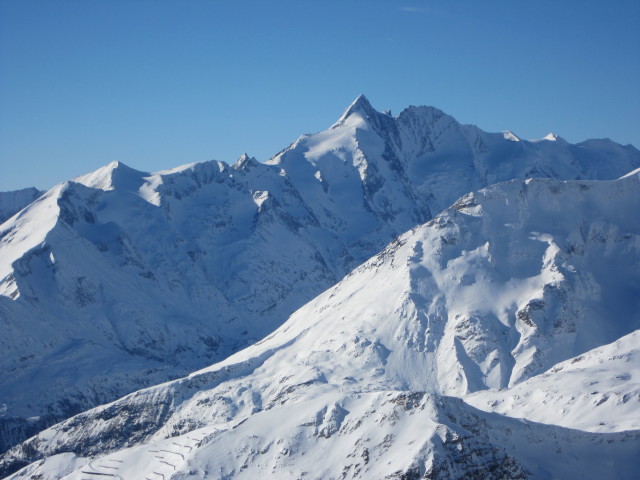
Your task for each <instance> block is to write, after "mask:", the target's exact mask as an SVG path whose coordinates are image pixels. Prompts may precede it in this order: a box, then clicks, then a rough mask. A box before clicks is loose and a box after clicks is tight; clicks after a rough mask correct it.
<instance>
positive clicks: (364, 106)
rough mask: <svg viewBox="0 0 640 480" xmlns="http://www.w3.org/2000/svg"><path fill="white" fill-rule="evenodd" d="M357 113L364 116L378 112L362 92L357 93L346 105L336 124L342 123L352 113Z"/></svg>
mask: <svg viewBox="0 0 640 480" xmlns="http://www.w3.org/2000/svg"><path fill="white" fill-rule="evenodd" d="M354 113H359V114H361V115H363V116H365V117H367V116H373V115H377V114H378V112H377V111H376V109H375V108H373V107H372V106H371V103H370V102H369V100H368V99H367V97H365V96H364V95H363V94H360V95H358V97H357V98H356V99H355V100H354V101H353V103H351V105H349V107H347V109H346V110H345V111H344V113H343V114H342V116H341V117H340V119H339V120H338V121H337V122H336V124H335V125H336V126H337V125H340V124H342V123H343V122H344V121H345V120H346V119H347V118H349V117H350V116H351V115H352V114H354Z"/></svg>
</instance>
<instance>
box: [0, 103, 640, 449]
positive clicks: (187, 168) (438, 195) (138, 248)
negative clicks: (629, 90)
mask: <svg viewBox="0 0 640 480" xmlns="http://www.w3.org/2000/svg"><path fill="white" fill-rule="evenodd" d="M354 105H355V107H354ZM354 105H352V106H350V107H349V108H347V109H346V110H345V113H344V114H343V116H342V117H341V119H340V120H339V121H338V122H336V124H334V125H333V126H332V127H330V128H329V129H328V130H326V131H324V132H319V133H317V134H313V135H307V136H302V137H300V138H299V139H298V140H296V141H295V142H294V143H293V144H291V145H290V146H289V147H287V148H286V149H284V150H283V151H282V152H280V153H279V154H277V155H276V156H274V157H273V158H272V159H271V160H269V161H268V162H266V163H264V164H262V163H259V162H256V161H254V160H252V159H251V158H250V157H248V156H247V155H243V156H242V157H240V159H238V161H237V162H236V163H235V164H234V165H228V164H226V163H224V162H217V161H210V162H202V163H196V164H187V165H184V166H181V167H177V168H175V169H171V170H164V171H160V172H155V173H154V172H140V171H137V170H135V169H132V168H130V167H127V166H126V165H124V164H122V163H119V162H114V163H112V164H109V165H107V166H105V167H103V168H102V169H99V170H97V171H96V172H93V173H90V174H86V175H82V176H80V177H76V178H75V179H73V180H71V181H69V182H65V183H64V184H61V185H58V186H56V187H54V188H53V189H51V190H50V191H49V192H48V193H46V194H44V195H42V196H41V197H40V199H39V200H37V201H36V203H34V204H31V206H29V207H27V208H26V209H23V210H21V211H20V212H18V213H17V214H16V215H14V216H12V217H11V218H9V219H8V220H7V221H5V222H4V223H3V224H2V225H0V292H1V295H0V319H1V320H2V322H0V327H1V328H2V332H0V333H2V335H0V342H1V344H2V346H3V349H4V351H5V352H6V355H5V356H4V358H3V359H2V365H1V367H2V371H3V372H4V373H2V374H1V375H0V385H1V386H2V390H3V392H4V395H3V398H2V399H1V400H0V402H2V404H3V405H4V407H3V412H4V413H3V415H2V416H0V435H1V436H2V442H0V443H1V444H2V448H0V450H4V449H6V448H8V447H9V446H11V445H13V444H15V443H18V442H19V441H20V440H21V439H24V438H26V437H27V436H30V435H32V434H34V433H36V432H37V430H38V429H40V428H42V426H43V425H44V424H47V423H51V422H54V421H59V420H61V419H63V418H66V417H68V416H70V415H73V414H75V413H78V412H79V411H82V410H85V409H87V408H90V407H92V406H95V405H98V404H100V403H105V402H107V401H111V400H115V399H116V398H118V397H120V396H122V395H124V394H126V393H128V392H131V391H134V390H136V389H138V388H140V387H142V386H146V385H152V384H155V383H160V382H162V381H166V380H169V379H171V378H176V377H180V376H181V375H184V374H186V373H188V372H189V371H193V370H195V369H197V368H200V367H203V366H205V365H208V364H211V363H213V362H215V361H218V360H221V359H223V358H225V357H227V356H228V355H229V354H231V353H233V352H234V351H237V350H239V349H241V348H243V347H245V346H248V345H250V344H252V343H253V342H255V341H256V340H259V339H260V338H262V337H264V336H265V335H267V334H269V333H270V332H272V331H273V330H274V329H275V328H277V327H278V326H279V325H280V324H282V323H283V322H284V321H285V320H286V318H287V317H288V316H289V315H290V314H291V313H292V312H293V311H295V310H297V309H298V308H299V307H301V306H302V305H304V304H305V303H307V302H308V301H310V300H312V299H313V298H314V297H315V296H317V295H318V294H320V293H321V292H322V291H324V290H326V289H327V288H329V287H331V286H332V285H333V284H335V283H336V282H337V281H339V280H340V279H341V278H343V277H344V276H345V275H347V274H348V273H349V272H351V271H352V270H353V269H354V268H356V267H357V266H358V265H359V264H361V263H362V262H364V261H365V260H367V259H368V258H369V257H370V256H372V255H374V254H375V253H377V252H379V251H380V250H381V249H383V248H384V247H385V245H387V244H388V243H389V242H390V241H392V240H393V239H394V238H396V237H397V236H398V235H401V234H403V233H404V232H405V231H407V230H409V229H410V228H412V227H414V226H415V225H418V224H421V223H424V222H426V221H428V220H430V219H431V218H432V217H433V216H434V215H435V214H436V213H438V212H439V211H441V210H442V209H443V208H444V206H448V205H449V204H451V203H453V202H454V201H455V200H457V199H458V197H460V196H462V195H464V194H466V193H467V192H469V191H472V190H477V189H478V188H482V187H485V186H487V185H489V184H490V183H495V182H496V181H499V180H501V179H502V180H508V179H511V178H525V177H527V176H531V175H534V174H537V175H540V176H550V177H556V178H566V179H571V178H582V177H588V178H601V177H607V178H616V177H619V176H622V175H623V174H625V173H627V172H628V171H630V170H632V169H633V168H638V167H640V152H638V151H637V150H635V149H628V148H626V147H620V146H615V145H611V144H610V143H608V142H601V141H600V142H596V143H595V144H593V145H592V144H586V145H582V144H580V145H577V146H570V145H568V144H566V145H565V144H562V145H561V144H560V143H559V142H539V143H536V144H534V143H530V142H526V141H521V142H511V141H509V140H508V139H505V138H504V136H503V134H501V133H497V134H488V133H485V132H482V131H481V130H479V129H477V127H471V126H463V125H460V124H459V123H458V122H456V121H455V120H454V119H453V118H452V117H449V116H447V115H446V114H444V113H443V112H441V111H439V110H437V109H434V108H432V107H410V108H409V109H406V110H405V111H404V112H403V113H401V114H400V115H399V116H397V117H391V116H390V115H388V114H385V113H380V112H376V111H375V109H373V107H371V104H370V103H369V102H368V100H366V97H362V98H360V97H359V98H358V99H357V100H356V102H354ZM352 107H353V108H352ZM363 112H364V113H363ZM405 112H406V113H405ZM363 115H364V116H363ZM343 117H344V118H343ZM365 117H366V118H365ZM631 167H633V168H631ZM447 202H448V203H447ZM96 272H99V274H97V273H96ZM31 332H35V334H33V335H32V334H31ZM96 358H100V359H101V360H100V362H96V361H95V360H96ZM109 366H117V368H116V367H114V368H109ZM65 369H69V372H66V370H65ZM29 378H36V379H38V383H37V384H35V385H34V386H33V388H32V389H30V391H29V392H25V391H24V389H23V388H22V386H23V385H24V383H25V382H26V381H27V379H29ZM32 417H39V418H40V420H38V422H40V423H38V422H36V424H37V425H34V424H33V423H29V422H30V421H29V420H28V419H29V418H32Z"/></svg>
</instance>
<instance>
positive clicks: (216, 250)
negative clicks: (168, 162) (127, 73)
mask: <svg viewBox="0 0 640 480" xmlns="http://www.w3.org/2000/svg"><path fill="white" fill-rule="evenodd" d="M316 225H317V222H316V221H315V219H314V218H313V216H312V215H311V214H310V213H309V212H308V209H307V207H306V206H305V204H304V202H303V201H302V200H301V198H300V197H299V195H298V193H297V192H296V191H295V189H293V188H292V187H291V186H290V185H289V184H288V182H287V180H286V178H285V177H283V176H282V175H280V171H279V169H276V168H273V167H267V166H264V165H260V164H258V163H257V162H255V161H253V162H248V163H247V162H241V163H239V164H237V165H235V166H234V167H229V166H228V165H226V164H224V163H220V162H209V163H203V164H194V165H190V166H186V167H184V168H181V169H175V170H172V171H167V172H159V173H157V174H149V173H144V172H137V171H135V170H133V169H130V168H128V167H126V166H124V165H122V164H118V163H114V164H111V165H109V166H107V167H104V168H103V169H101V170H100V171H98V172H94V173H93V174H90V175H85V176H83V177H79V178H77V179H76V180H75V181H72V182H67V183H65V184H61V185H59V186H57V187H56V188H54V189H52V190H51V191H50V192H48V193H47V194H46V195H44V196H43V197H41V198H40V199H39V200H38V201H36V202H35V203H33V204H32V205H31V206H29V207H28V208H27V209H25V210H23V211H22V212H20V213H19V214H18V215H16V216H14V217H13V218H12V219H10V220H9V221H7V222H6V223H5V224H3V225H2V227H1V228H2V230H0V235H1V238H0V258H1V260H2V261H1V262H0V278H1V279H2V281H1V282H0V292H1V293H2V294H3V296H1V297H0V318H1V319H2V322H1V323H0V329H1V330H0V332H1V333H0V344H1V345H2V350H3V356H2V359H1V360H0V364H1V368H0V371H1V373H0V379H1V384H2V392H3V395H2V398H1V399H0V402H1V403H2V413H1V414H0V415H2V417H4V418H2V419H0V420H2V421H3V422H5V425H8V427H6V428H5V429H4V432H3V435H4V437H3V440H4V441H5V442H7V443H11V442H13V441H15V440H16V438H17V439H20V438H19V436H20V431H22V432H23V433H22V434H29V433H35V432H34V431H33V430H34V429H36V428H38V426H39V427H40V428H41V426H42V424H43V422H44V423H45V424H46V423H47V422H51V420H46V417H47V416H49V417H52V418H58V419H59V418H60V417H61V416H62V417H65V416H69V415H70V414H73V413H77V412H78V411H79V410H80V409H86V408H89V407H91V406H93V405H95V404H96V403H102V402H104V401H107V400H113V399H115V398H117V397H119V396H121V395H123V394H125V393H127V392H128V391H131V390H135V389H137V388H139V387H140V385H141V383H140V382H142V384H147V385H148V384H153V383H159V382H161V381H165V380H167V379H168V378H171V377H176V376H179V375H181V374H185V373H186V372H188V371H190V370H193V369H195V368H199V367H201V366H203V365H206V364H208V363H211V362H213V361H216V360H219V359H221V358H224V357H226V356H228V355H229V354H230V353H231V352H233V351H235V350H237V349H239V348H240V347H241V346H244V345H247V344H250V343H252V342H253V341H255V340H257V339H258V338H260V337H262V336H264V335H266V334H267V333H269V332H270V331H272V330H273V328H275V325H276V324H275V322H276V321H277V322H280V321H281V320H280V319H281V318H282V317H286V315H287V314H288V313H289V312H290V311H292V310H294V309H295V308H297V307H298V306H300V304H301V303H304V302H305V301H306V300H309V299H311V298H312V297H313V296H314V295H315V294H316V293H317V292H318V291H321V290H323V289H325V288H327V287H328V286H330V285H331V284H333V283H335V281H336V276H335V272H334V271H332V270H331V268H330V267H328V266H327V263H326V262H325V260H324V259H325V257H327V258H339V253H337V252H335V251H334V249H339V248H340V245H339V242H334V241H332V240H333V239H332V237H331V235H329V234H325V235H323V232H318V231H317V230H318V229H317V227H316ZM25 384H29V385H30V388H29V389H25V388H24V385H25ZM34 415H39V416H41V417H43V418H41V419H40V420H37V421H35V422H32V421H26V420H25V421H22V422H20V421H17V423H16V420H15V417H21V418H27V417H32V416H34ZM12 422H13V423H12ZM12 429H13V430H15V429H17V430H18V433H16V434H14V433H11V431H12ZM7 432H8V433H7Z"/></svg>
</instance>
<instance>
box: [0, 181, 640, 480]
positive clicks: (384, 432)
mask: <svg viewBox="0 0 640 480" xmlns="http://www.w3.org/2000/svg"><path fill="white" fill-rule="evenodd" d="M639 192H640V174H635V175H630V176H625V177H624V178H621V179H619V180H613V181H568V182H563V181H557V180H551V179H534V180H527V181H524V182H523V181H516V180H513V181H509V182H505V183H501V184H497V185H493V186H490V187H488V188H485V189H482V190H479V191H477V192H475V193H471V194H468V195H465V196H464V197H462V198H461V199H459V200H458V201H457V202H455V203H454V205H453V206H452V207H451V208H450V209H447V210H445V211H444V212H442V213H441V214H440V215H438V216H437V217H436V218H434V219H433V220H431V221H429V222H427V223H426V224H424V225H421V226H419V227H416V228H414V229H412V230H410V231H409V232H407V233H406V234H404V235H402V236H400V237H399V238H398V239H397V240H396V241H394V242H392V243H391V244H390V245H389V246H388V247H387V248H385V249H384V250H383V251H382V252H381V253H380V254H378V255H376V256H374V257H373V258H372V259H370V260H369V261H367V262H366V263H364V264H363V265H362V266H360V267H359V268H357V269H356V270H354V271H353V272H352V273H350V274H349V275H347V276H346V277H345V278H344V279H343V280H342V281H341V282H339V283H338V284H337V285H335V286H334V287H332V288H330V289H328V290H327V291H326V292H324V293H322V294H321V295H319V296H318V297H316V298H315V299H314V300H313V301H311V302H309V303H308V304H307V305H305V306H304V307H302V308H301V309H299V310H298V311H296V312H295V313H294V314H293V315H292V316H291V317H290V318H289V320H288V321H287V322H286V323H285V324H284V325H283V326H281V327H280V328H279V329H277V330H276V331H275V332H274V333H272V334H271V335H269V336H268V337H266V338H265V339H263V340H262V341H260V342H257V343H256V344H254V345H252V346H250V347H248V348H246V349H244V350H242V351H240V352H238V353H236V354H234V355H232V356H231V357H229V358H227V359H225V360H224V361H222V362H219V363H217V364H215V365H212V366H211V367H208V368H205V369H201V370H199V371H197V372H195V373H193V374H191V375H189V376H187V377H185V378H182V379H179V380H176V381H173V382H169V383H165V384H162V385H158V386H156V387H151V388H148V389H145V390H141V391H138V392H135V393H132V394H130V395H128V396H126V397H124V398H123V399H121V400H118V401H116V402H114V403H112V404H109V405H105V406H101V407H97V408H96V409H93V410H90V411H88V412H85V413H82V414H80V415H78V416H76V417H73V418H71V419H69V420H67V421H65V422H62V423H60V424H58V425H56V426H54V427H51V428H49V429H47V430H45V431H43V432H41V433H40V434H38V435H36V436H35V437H33V438H31V439H30V440H28V441H27V442H25V443H24V444H22V445H19V446H17V447H15V448H13V449H12V450H10V451H9V452H8V453H7V454H6V455H4V457H3V459H2V463H0V466H2V467H3V468H7V466H9V465H19V464H20V463H21V462H22V463H30V462H34V461H37V460H38V459H39V458H41V457H45V458H47V459H48V460H47V461H46V462H45V463H43V464H39V463H38V462H36V463H33V464H32V465H29V466H27V467H25V469H23V470H21V471H20V472H18V473H16V474H15V475H14V476H12V477H9V478H12V479H19V478H30V476H33V475H42V478H66V479H77V478H86V477H85V475H86V472H94V473H95V474H99V473H112V474H114V475H118V476H119V477H120V478H127V479H128V478H131V479H134V478H154V477H153V475H154V472H156V473H157V474H158V475H160V476H162V475H166V478H172V479H182V478H207V479H208V478H211V479H214V478H215V479H218V478H229V479H230V478H261V477H263V476H264V475H267V476H270V477H271V478H305V477H308V478H398V479H400V478H540V479H543V478H545V479H546V478H563V479H572V478H576V479H578V478H628V479H632V478H636V476H637V472H638V471H639V469H640V455H638V453H640V430H639V429H638V423H639V421H638V418H639V417H638V414H637V412H638V408H637V407H638V339H639V338H640V337H639V333H640V331H639V330H638V329H639V328H640V295H639V293H640V222H638V213H637V212H639V211H640V195H639ZM611 272H615V275H612V274H611ZM474 392H475V393H474ZM455 397H459V398H455ZM472 405H474V406H476V407H479V408H481V409H483V410H489V411H487V412H483V411H482V410H477V409H476V408H474V406H472ZM601 407H602V408H601ZM517 417H524V419H520V418H517ZM65 452H75V454H76V457H74V459H73V461H74V462H77V463H76V465H78V467H75V470H74V471H73V472H69V469H68V465H69V462H62V461H55V459H56V458H57V455H61V454H66V453H65ZM89 458H90V459H91V460H89ZM89 462H90V463H89ZM63 469H64V470H63ZM56 475H58V476H56ZM474 476H475V477H474Z"/></svg>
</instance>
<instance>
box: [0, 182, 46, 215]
mask: <svg viewBox="0 0 640 480" xmlns="http://www.w3.org/2000/svg"><path fill="white" fill-rule="evenodd" d="M43 193H44V192H42V191H40V190H38V189H37V188H34V187H31V188H23V189H22V190H14V191H12V192H0V223H2V222H4V221H6V220H7V219H9V218H10V217H12V216H13V215H15V214H16V213H18V212H19V211H20V210H22V209H23V208H24V207H26V206H27V205H29V204H30V203H31V202H33V201H34V200H35V199H37V198H38V197H39V196H40V195H42V194H43Z"/></svg>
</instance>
